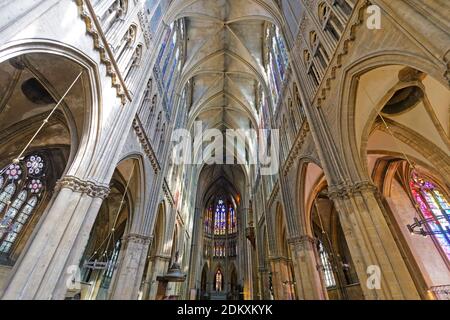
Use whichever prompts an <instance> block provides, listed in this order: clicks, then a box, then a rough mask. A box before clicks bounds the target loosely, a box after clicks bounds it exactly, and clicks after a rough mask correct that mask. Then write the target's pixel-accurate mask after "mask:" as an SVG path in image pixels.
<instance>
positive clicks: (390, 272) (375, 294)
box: [329, 182, 420, 300]
mask: <svg viewBox="0 0 450 320" xmlns="http://www.w3.org/2000/svg"><path fill="white" fill-rule="evenodd" d="M329 197H330V199H332V200H333V201H334V204H335V206H336V209H337V211H338V213H339V219H340V222H341V225H342V229H343V231H344V235H345V238H346V241H347V243H348V247H349V249H350V254H351V256H352V259H353V262H354V264H355V268H356V272H357V274H358V278H359V281H360V283H361V288H362V291H363V294H364V297H365V298H366V299H402V300H403V299H420V296H419V294H418V291H417V289H416V287H415V285H414V282H413V279H412V278H411V275H410V274H409V271H408V269H407V266H406V264H405V262H404V260H403V258H402V255H401V253H400V250H399V248H398V246H397V244H396V243H395V240H394V238H393V236H392V234H391V232H390V230H389V227H388V225H387V222H386V219H385V215H386V212H385V209H384V207H383V205H382V204H381V201H380V199H379V194H378V189H377V187H376V186H375V185H373V184H372V183H370V182H359V183H354V184H350V185H339V186H330V187H329ZM377 270H379V271H380V277H378V278H379V280H380V286H379V288H376V287H374V286H376V283H377V280H378V279H377V277H376V275H373V273H374V271H377Z"/></svg>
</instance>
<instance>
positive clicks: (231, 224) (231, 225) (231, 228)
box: [228, 206, 237, 234]
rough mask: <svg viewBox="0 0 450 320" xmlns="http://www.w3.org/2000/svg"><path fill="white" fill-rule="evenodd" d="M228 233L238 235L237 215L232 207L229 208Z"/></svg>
mask: <svg viewBox="0 0 450 320" xmlns="http://www.w3.org/2000/svg"><path fill="white" fill-rule="evenodd" d="M228 212H229V213H228V233H230V234H232V233H236V231H237V223H236V213H235V211H234V208H233V207H232V206H229V208H228Z"/></svg>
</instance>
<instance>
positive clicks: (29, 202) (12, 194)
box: [0, 154, 46, 254]
mask: <svg viewBox="0 0 450 320" xmlns="http://www.w3.org/2000/svg"><path fill="white" fill-rule="evenodd" d="M45 169H46V163H45V160H44V157H43V156H41V155H39V154H34V155H30V156H28V157H26V158H25V159H24V161H22V162H20V163H18V164H10V165H8V166H6V167H5V168H3V169H2V170H1V171H0V217H1V218H0V253H3V254H7V253H8V252H9V251H10V250H11V248H12V246H13V245H14V242H15V241H16V240H17V238H18V236H19V234H20V232H21V231H22V229H23V227H24V226H25V224H26V223H27V221H28V219H29V217H30V216H31V215H32V213H33V211H34V209H35V208H36V206H37V204H38V202H39V200H40V198H41V196H42V193H43V190H44V179H45Z"/></svg>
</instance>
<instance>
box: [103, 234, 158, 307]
mask: <svg viewBox="0 0 450 320" xmlns="http://www.w3.org/2000/svg"><path fill="white" fill-rule="evenodd" d="M149 245H150V237H148V236H143V235H138V234H132V233H131V234H128V235H127V236H125V239H124V242H123V248H124V250H123V251H122V253H121V259H120V261H119V263H118V268H117V270H116V271H115V272H116V274H115V276H114V283H113V286H112V288H111V293H110V298H111V299H113V300H119V299H120V300H136V299H137V298H138V295H139V289H140V286H141V281H142V274H143V273H144V268H145V262H146V260H147V252H148V248H149Z"/></svg>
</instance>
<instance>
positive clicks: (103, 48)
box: [75, 0, 131, 105]
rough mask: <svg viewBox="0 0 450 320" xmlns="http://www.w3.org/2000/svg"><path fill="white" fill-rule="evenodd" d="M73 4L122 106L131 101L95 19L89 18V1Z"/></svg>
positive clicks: (79, 0) (78, 1)
mask: <svg viewBox="0 0 450 320" xmlns="http://www.w3.org/2000/svg"><path fill="white" fill-rule="evenodd" d="M75 2H76V4H77V5H78V8H79V11H80V17H81V18H82V19H83V21H84V23H85V25H86V31H87V33H88V34H89V35H90V36H91V37H92V41H93V43H94V48H95V50H97V51H98V53H99V54H100V60H101V62H102V63H103V64H104V65H105V66H106V72H107V75H108V76H109V77H110V78H111V86H112V87H113V88H115V89H116V96H117V97H118V98H120V100H121V103H122V105H124V104H125V103H126V101H127V98H128V99H129V100H131V98H130V97H129V95H128V94H127V88H126V86H125V82H124V81H123V79H122V76H121V75H120V72H119V71H118V67H117V64H116V62H115V61H114V57H113V56H112V54H110V53H109V52H108V50H109V48H107V46H108V44H105V43H104V41H103V39H102V38H103V37H104V35H103V31H102V30H98V29H97V27H96V21H95V19H96V18H95V17H92V16H91V12H90V11H91V10H90V8H89V6H90V3H89V0H75ZM86 7H87V8H86ZM86 9H87V10H86Z"/></svg>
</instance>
